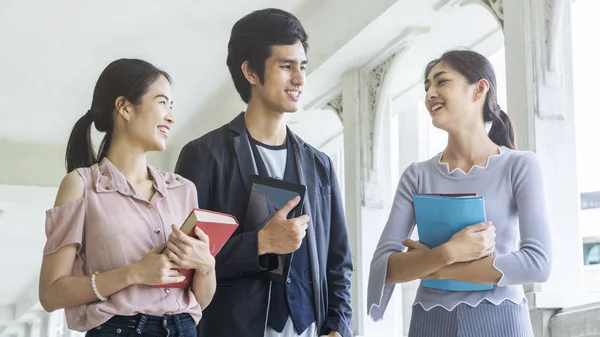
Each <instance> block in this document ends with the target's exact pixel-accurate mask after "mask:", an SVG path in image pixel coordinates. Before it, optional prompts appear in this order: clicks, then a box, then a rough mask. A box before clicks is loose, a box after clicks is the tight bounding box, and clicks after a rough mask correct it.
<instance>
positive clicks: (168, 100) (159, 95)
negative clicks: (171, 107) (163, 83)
mask: <svg viewBox="0 0 600 337" xmlns="http://www.w3.org/2000/svg"><path fill="white" fill-rule="evenodd" d="M159 97H163V98H164V99H166V100H167V102H171V104H173V101H171V100H170V99H169V97H167V96H165V95H163V94H158V95H156V96H154V99H157V98H159Z"/></svg>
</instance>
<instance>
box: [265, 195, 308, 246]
mask: <svg viewBox="0 0 600 337" xmlns="http://www.w3.org/2000/svg"><path fill="white" fill-rule="evenodd" d="M299 202H300V197H296V198H294V199H292V200H290V201H288V203H287V204H285V205H284V206H283V207H282V208H281V209H280V210H279V211H277V213H275V215H274V216H273V218H271V220H269V222H267V224H266V225H265V227H264V228H263V229H261V230H259V231H258V255H263V254H269V253H274V254H289V253H291V252H294V251H296V250H297V249H298V248H300V245H301V244H302V239H304V236H305V235H306V229H307V228H308V220H309V217H308V215H302V216H299V217H297V218H294V219H288V218H287V216H288V213H289V212H291V211H292V209H294V207H296V205H298V203H299Z"/></svg>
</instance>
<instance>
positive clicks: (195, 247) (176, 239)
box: [165, 225, 215, 274]
mask: <svg viewBox="0 0 600 337" xmlns="http://www.w3.org/2000/svg"><path fill="white" fill-rule="evenodd" d="M171 227H172V228H173V233H171V235H169V240H168V241H167V250H166V252H165V254H166V256H167V257H168V258H169V259H170V260H171V261H173V262H174V263H176V264H177V265H178V266H179V268H186V269H195V270H196V271H197V272H199V273H202V274H208V273H210V272H213V271H214V269H215V258H214V257H213V256H212V254H211V253H210V242H209V238H208V235H206V233H204V232H203V231H202V230H201V229H200V228H198V227H194V233H195V234H196V236H197V237H198V239H196V238H194V237H191V236H189V235H187V234H185V233H184V232H182V231H181V230H180V229H179V228H178V227H177V226H175V225H172V226H171Z"/></svg>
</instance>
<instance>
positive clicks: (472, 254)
mask: <svg viewBox="0 0 600 337" xmlns="http://www.w3.org/2000/svg"><path fill="white" fill-rule="evenodd" d="M446 246H447V247H448V253H449V254H450V258H451V261H454V262H455V263H456V262H469V261H474V260H479V259H480V258H482V257H486V256H490V255H491V254H492V253H493V252H494V249H495V248H496V227H494V226H493V225H492V223H491V222H490V221H486V222H480V223H478V224H475V225H472V226H467V227H465V228H463V229H462V230H460V231H459V232H458V233H456V234H454V235H453V236H452V238H451V239H450V240H449V241H448V242H447V243H446Z"/></svg>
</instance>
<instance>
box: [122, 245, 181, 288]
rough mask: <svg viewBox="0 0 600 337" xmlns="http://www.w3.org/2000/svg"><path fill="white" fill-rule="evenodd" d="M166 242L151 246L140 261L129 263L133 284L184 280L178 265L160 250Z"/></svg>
mask: <svg viewBox="0 0 600 337" xmlns="http://www.w3.org/2000/svg"><path fill="white" fill-rule="evenodd" d="M166 247H167V244H166V243H163V244H162V245H159V246H156V247H154V248H152V249H151V250H150V251H149V252H148V254H146V256H144V257H143V258H142V259H141V260H140V261H138V262H136V263H133V264H131V265H129V268H130V270H131V275H132V278H133V279H132V283H133V284H145V285H150V286H159V285H161V284H168V283H178V282H183V281H184V280H185V276H183V275H182V274H181V273H180V272H179V271H178V270H177V269H173V268H177V267H178V266H177V265H176V264H175V263H174V262H173V261H171V260H169V258H168V257H167V256H166V255H165V254H162V252H163V251H164V250H165V248H166Z"/></svg>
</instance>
